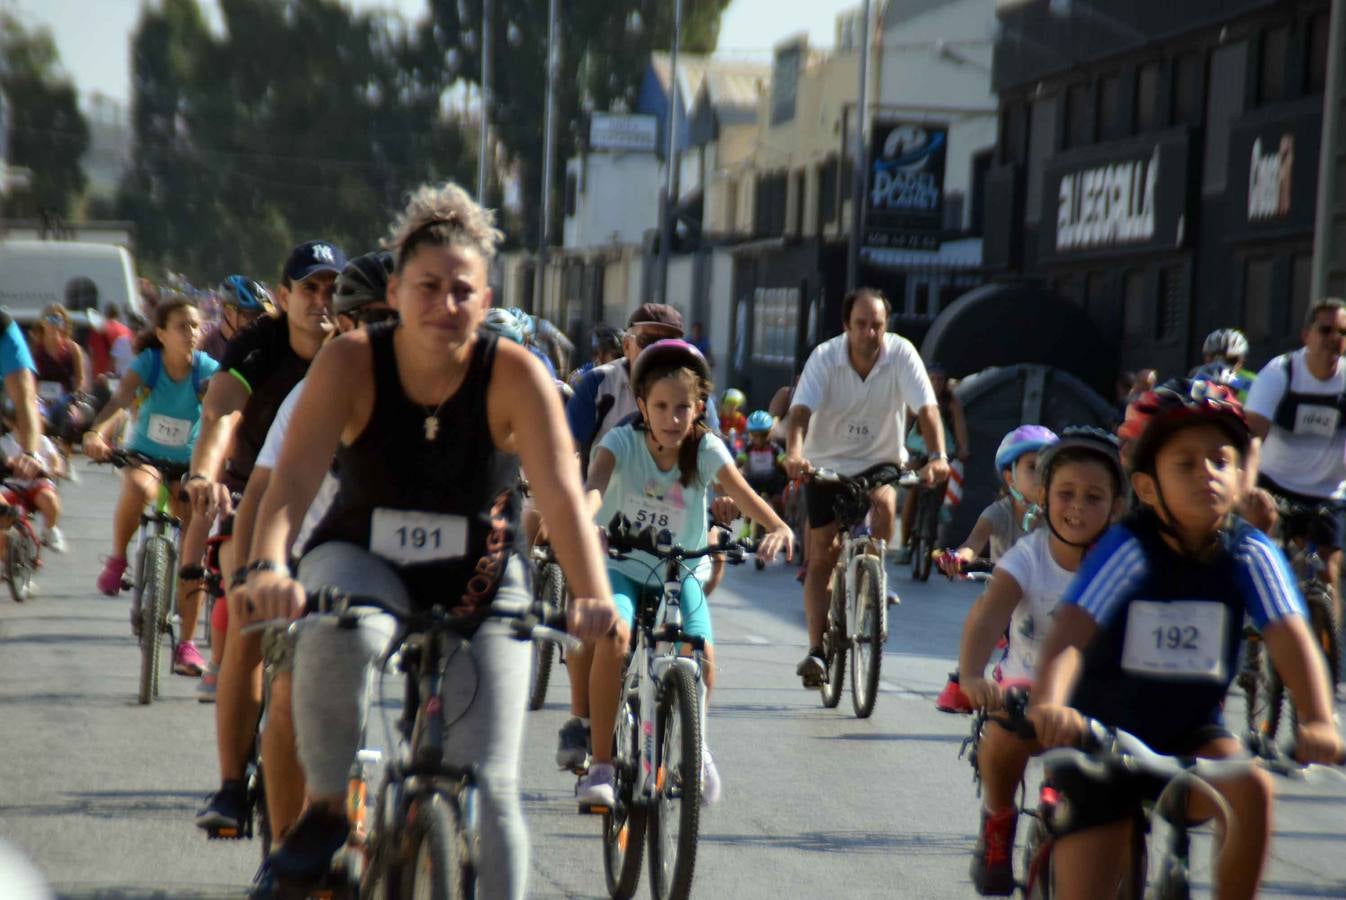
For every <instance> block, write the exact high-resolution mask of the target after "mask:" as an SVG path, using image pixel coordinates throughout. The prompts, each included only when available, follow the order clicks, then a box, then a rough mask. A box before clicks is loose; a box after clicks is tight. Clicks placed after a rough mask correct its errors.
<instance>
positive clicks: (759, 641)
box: [743, 634, 771, 647]
mask: <svg viewBox="0 0 1346 900" xmlns="http://www.w3.org/2000/svg"><path fill="white" fill-rule="evenodd" d="M743 640H745V641H747V642H748V643H749V644H756V645H758V646H759V647H764V646H766V645H767V644H769V643H771V642H770V641H769V640H767V639H766V638H764V637H762V636H761V635H760V634H750V635H747V636H746V637H744V638H743Z"/></svg>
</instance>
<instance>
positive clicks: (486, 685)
mask: <svg viewBox="0 0 1346 900" xmlns="http://www.w3.org/2000/svg"><path fill="white" fill-rule="evenodd" d="M524 573H525V570H524V567H523V564H522V563H521V562H520V561H519V560H518V559H517V558H513V559H511V560H510V562H509V564H508V565H507V567H506V569H505V574H504V578H503V579H502V581H501V585H500V589H499V594H498V595H497V602H501V603H507V604H510V605H514V604H516V603H527V602H528V601H529V599H530V595H529V592H528V588H527V580H526V576H525V574H524ZM299 580H300V582H301V583H302V584H303V585H304V587H305V588H306V589H308V590H316V589H317V588H319V587H322V586H323V585H334V586H336V587H339V588H341V589H342V590H345V591H348V592H350V593H352V594H368V595H372V596H377V597H381V598H383V599H384V600H386V601H388V602H390V603H400V604H401V605H402V606H403V608H404V609H405V608H409V605H410V604H409V601H408V598H407V594H406V590H405V589H404V588H403V586H402V582H401V580H400V579H399V578H398V577H397V574H396V573H395V572H394V571H393V569H392V567H390V566H389V565H388V564H387V563H385V562H384V561H383V560H381V559H379V558H378V557H376V556H374V555H372V554H370V553H369V551H367V550H365V549H364V548H362V547H358V546H356V545H354V544H343V543H330V544H323V545H321V546H319V547H315V548H314V549H313V550H312V551H311V552H310V553H308V554H307V555H306V556H305V557H304V559H303V561H302V562H301V563H300V565H299ZM395 629H396V623H395V622H394V621H393V619H392V617H391V616H388V615H385V614H383V613H378V612H374V611H372V610H369V611H361V621H360V624H359V626H358V627H357V628H354V629H341V628H338V627H336V622H335V620H334V619H332V618H330V617H322V618H310V619H306V620H304V626H303V627H302V628H301V629H300V630H299V636H298V638H297V642H296V645H295V657H294V687H293V695H292V696H293V706H294V726H295V735H296V738H297V741H298V744H299V761H300V764H301V765H302V766H303V768H304V777H305V778H306V779H307V780H308V791H309V793H310V794H311V795H314V796H319V797H322V796H336V795H341V794H343V793H345V790H346V779H347V778H348V776H349V774H350V769H351V764H352V762H353V761H354V759H355V752H356V750H358V749H359V748H360V742H361V738H362V737H363V735H364V729H365V723H366V720H367V718H368V714H369V693H370V690H369V689H370V687H371V686H372V679H373V678H374V677H375V674H376V673H375V670H374V662H375V661H376V660H377V659H378V658H379V657H380V656H381V655H382V654H383V653H384V652H385V651H386V650H387V647H388V642H389V641H390V640H391V639H392V637H393V634H394V631H395ZM529 663H530V656H529V645H528V644H527V643H526V642H524V641H518V640H515V639H514V638H513V637H511V636H510V633H509V630H508V628H507V626H505V625H502V624H499V623H493V622H487V623H486V624H484V625H483V626H482V627H481V628H480V629H479V630H478V631H477V633H476V634H475V635H474V636H473V638H472V640H471V643H467V642H463V643H462V644H460V645H459V646H458V647H457V648H453V649H450V651H449V659H448V666H447V671H446V675H445V678H444V690H443V700H444V721H445V722H447V723H449V724H448V727H447V728H446V729H445V732H446V733H445V736H444V756H445V761H446V762H448V763H449V764H451V765H469V764H471V765H475V766H476V771H477V798H478V804H477V808H478V829H479V836H480V840H481V842H480V854H481V859H480V864H479V865H478V867H477V876H478V879H479V890H478V896H481V897H491V898H495V897H504V898H522V897H523V896H524V894H525V889H526V887H527V885H526V881H527V876H528V830H527V828H526V827H525V826H524V821H523V807H522V805H521V804H520V801H519V755H520V749H521V745H522V743H523V723H524V708H525V702H526V697H527V692H528V668H529Z"/></svg>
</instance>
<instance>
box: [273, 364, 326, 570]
mask: <svg viewBox="0 0 1346 900" xmlns="http://www.w3.org/2000/svg"><path fill="white" fill-rule="evenodd" d="M303 387H304V381H303V380H301V381H300V382H299V383H298V384H296V385H295V386H294V387H293V388H292V389H291V390H290V393H289V394H288V395H286V397H285V400H284V402H282V403H281V405H280V408H279V409H277V410H276V417H275V418H274V419H272V420H271V427H270V428H269V429H268V430H267V432H266V440H265V441H263V442H262V449H261V450H260V451H258V453H257V462H256V463H254V464H253V465H254V466H256V467H258V468H265V469H270V470H272V471H274V470H275V468H276V463H277V462H278V461H279V460H280V448H281V445H282V444H284V443H285V432H287V431H288V430H289V428H290V417H291V416H292V415H293V414H294V408H295V405H296V404H298V403H299V392H300V391H301V390H303ZM337 487H338V483H337V480H336V478H335V477H334V476H333V475H332V473H331V472H328V473H327V474H326V475H324V476H323V478H322V484H320V485H318V493H317V494H315V495H314V497H313V502H312V503H310V504H309V507H308V512H306V513H305V514H304V521H303V523H302V524H301V525H300V526H299V533H298V534H297V535H295V539H294V543H293V544H291V545H290V546H291V547H295V548H298V549H296V550H295V552H296V553H297V552H299V550H300V549H302V548H303V546H304V544H306V543H308V538H309V535H311V534H312V533H313V529H314V528H317V527H318V523H319V522H321V521H322V517H323V516H325V515H326V514H327V510H328V508H329V507H330V506H331V505H332V501H333V500H335V499H336V495H337Z"/></svg>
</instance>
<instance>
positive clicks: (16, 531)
mask: <svg viewBox="0 0 1346 900" xmlns="http://www.w3.org/2000/svg"><path fill="white" fill-rule="evenodd" d="M5 540H6V542H7V544H8V550H7V552H6V556H5V580H6V581H7V582H9V594H10V596H11V597H13V598H14V602H15V603H23V602H24V601H25V600H31V599H32V597H33V573H34V571H35V570H36V569H37V559H38V546H37V541H36V540H35V539H34V538H33V535H32V533H31V532H30V531H28V530H27V529H25V528H24V527H23V526H21V525H14V526H11V527H10V529H9V531H7V532H6V533H5Z"/></svg>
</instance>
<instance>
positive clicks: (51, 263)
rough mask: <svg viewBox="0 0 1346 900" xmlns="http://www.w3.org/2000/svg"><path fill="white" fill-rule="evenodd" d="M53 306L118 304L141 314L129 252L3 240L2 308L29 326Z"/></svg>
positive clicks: (77, 307) (0, 266) (0, 258)
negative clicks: (47, 308) (56, 304)
mask: <svg viewBox="0 0 1346 900" xmlns="http://www.w3.org/2000/svg"><path fill="white" fill-rule="evenodd" d="M53 303H59V304H61V305H63V306H65V308H66V309H68V310H70V311H71V312H75V311H77V310H85V309H91V308H97V309H98V310H100V311H102V310H105V309H107V307H108V304H109V303H115V304H117V305H118V306H119V307H121V309H122V310H123V311H125V312H131V313H135V314H137V315H143V310H142V303H141V299H140V290H139V286H138V284H137V281H136V272H135V265H134V263H132V261H131V254H130V253H128V252H127V251H126V248H125V247H118V246H116V245H113V244H90V243H84V242H81V241H0V307H3V308H4V309H5V310H6V311H7V312H8V313H9V314H10V315H11V316H13V317H14V318H15V320H17V321H19V322H21V323H23V324H25V325H27V324H31V323H32V322H34V321H35V320H36V319H37V317H38V316H39V315H40V314H41V312H42V310H43V308H44V307H47V306H50V305H51V304H53ZM80 318H82V317H80Z"/></svg>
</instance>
